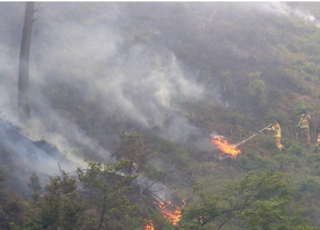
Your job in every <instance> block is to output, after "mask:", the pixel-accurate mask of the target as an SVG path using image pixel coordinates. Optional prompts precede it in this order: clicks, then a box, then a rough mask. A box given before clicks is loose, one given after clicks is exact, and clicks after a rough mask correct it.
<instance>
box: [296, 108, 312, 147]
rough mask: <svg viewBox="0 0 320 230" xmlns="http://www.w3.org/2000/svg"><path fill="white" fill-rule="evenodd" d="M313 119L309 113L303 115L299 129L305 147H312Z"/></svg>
mask: <svg viewBox="0 0 320 230" xmlns="http://www.w3.org/2000/svg"><path fill="white" fill-rule="evenodd" d="M310 119H311V117H310V115H309V114H307V113H302V115H301V118H300V121H299V124H298V126H297V128H299V129H300V142H301V143H302V144H303V145H304V146H308V147H310V132H309V121H308V120H310Z"/></svg>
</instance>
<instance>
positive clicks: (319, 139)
mask: <svg viewBox="0 0 320 230" xmlns="http://www.w3.org/2000/svg"><path fill="white" fill-rule="evenodd" d="M319 152H320V132H318V137H317V143H316V148H315V150H314V153H319Z"/></svg>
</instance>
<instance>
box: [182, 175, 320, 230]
mask: <svg viewBox="0 0 320 230" xmlns="http://www.w3.org/2000/svg"><path fill="white" fill-rule="evenodd" d="M196 192H198V194H199V197H200V200H201V202H192V203H190V204H189V205H188V206H187V207H186V208H184V209H183V218H182V221H181V222H182V228H181V229H202V228H200V226H205V225H210V226H211V228H210V229H221V228H222V227H223V226H229V228H230V229H247V230H255V229H276V230H281V229H301V230H302V229H316V228H313V227H311V226H310V224H309V222H308V218H305V217H303V216H302V215H301V214H302V211H303V210H302V206H301V202H302V201H303V198H299V199H297V200H296V198H294V197H295V194H296V192H297V188H295V187H292V185H291V181H290V180H288V179H286V178H285V175H284V174H281V173H279V172H275V173H274V174H273V175H272V174H270V173H269V172H264V173H261V174H260V175H257V176H256V175H254V173H253V172H251V173H248V174H247V175H246V177H245V178H244V179H243V180H241V181H239V182H235V183H231V184H228V185H226V186H225V187H224V189H223V191H222V192H220V193H219V194H210V195H204V194H203V193H202V191H201V190H196ZM196 225H198V227H196V228H190V227H191V226H192V227H194V226H196Z"/></svg>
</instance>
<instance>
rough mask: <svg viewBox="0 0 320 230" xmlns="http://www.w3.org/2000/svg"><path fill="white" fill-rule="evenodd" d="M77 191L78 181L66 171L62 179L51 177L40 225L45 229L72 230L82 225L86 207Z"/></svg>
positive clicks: (40, 213) (39, 216)
mask: <svg viewBox="0 0 320 230" xmlns="http://www.w3.org/2000/svg"><path fill="white" fill-rule="evenodd" d="M76 189H77V186H76V180H75V179H74V178H70V177H69V174H68V173H66V172H64V171H62V177H60V176H55V177H51V180H50V183H49V185H48V186H47V190H48V193H47V194H45V195H44V197H43V199H44V201H43V202H42V203H41V205H40V207H39V208H40V210H39V213H38V218H39V220H38V223H39V224H40V225H41V226H42V228H43V229H52V230H53V229H56V230H58V229H70V230H71V229H78V228H79V226H81V225H82V221H83V216H82V215H83V212H84V209H83V208H84V207H83V203H82V202H81V197H80V195H79V194H78V193H77V192H76Z"/></svg>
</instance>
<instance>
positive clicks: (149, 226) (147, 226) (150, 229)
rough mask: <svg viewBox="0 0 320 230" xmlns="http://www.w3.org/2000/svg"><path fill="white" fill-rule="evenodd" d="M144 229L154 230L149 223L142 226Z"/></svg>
mask: <svg viewBox="0 0 320 230" xmlns="http://www.w3.org/2000/svg"><path fill="white" fill-rule="evenodd" d="M144 229H145V230H155V229H154V226H153V224H152V222H151V221H150V222H149V223H148V224H147V225H146V226H144Z"/></svg>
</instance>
